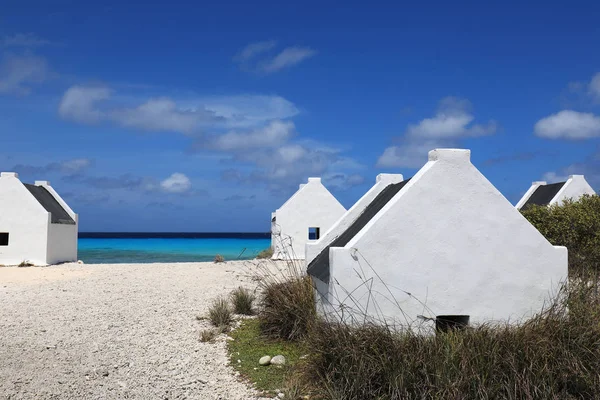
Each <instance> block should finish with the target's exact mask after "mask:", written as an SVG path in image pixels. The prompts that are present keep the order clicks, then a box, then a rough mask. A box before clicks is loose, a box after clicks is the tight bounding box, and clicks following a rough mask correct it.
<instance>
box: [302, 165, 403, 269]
mask: <svg viewBox="0 0 600 400" xmlns="http://www.w3.org/2000/svg"><path fill="white" fill-rule="evenodd" d="M403 179H404V178H403V177H402V175H401V174H379V175H377V178H375V184H374V185H373V186H372V187H371V189H369V191H368V192H367V193H365V194H364V195H363V196H362V197H361V198H360V199H359V200H358V201H357V202H356V203H355V204H354V205H353V206H352V207H351V208H350V209H349V210H348V211H346V212H345V213H344V215H342V216H341V218H339V219H338V220H337V221H336V222H335V224H333V226H332V227H331V228H329V230H328V231H327V232H325V233H324V234H322V235H321V237H320V238H319V239H318V240H316V241H309V242H307V243H306V265H307V266H308V265H309V264H310V263H311V262H312V261H313V260H314V259H315V258H316V257H318V256H319V255H320V254H321V253H323V250H325V248H326V247H328V246H332V247H336V245H335V241H336V240H343V237H340V236H341V235H342V234H343V233H344V232H345V231H346V230H347V229H348V227H349V226H350V225H351V224H352V223H353V222H354V221H356V220H357V219H358V217H360V216H361V215H362V213H363V212H364V211H365V208H367V206H368V205H369V204H371V203H372V202H373V201H374V200H375V198H376V197H377V196H378V195H379V194H380V193H381V192H382V191H383V190H384V189H386V190H387V192H388V194H390V195H391V192H393V190H394V185H397V184H399V183H400V182H402V180H403ZM325 256H326V257H329V253H328V252H325V253H323V254H322V255H321V257H325Z"/></svg>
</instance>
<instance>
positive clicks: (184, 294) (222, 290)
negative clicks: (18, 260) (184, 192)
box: [0, 261, 256, 399]
mask: <svg viewBox="0 0 600 400" xmlns="http://www.w3.org/2000/svg"><path fill="white" fill-rule="evenodd" d="M253 274H254V269H253V267H252V266H251V265H250V263H248V262H239V261H238V262H229V263H226V264H213V263H186V264H117V265H78V264H63V265H59V266H52V267H30V268H16V267H4V268H0V398H6V399H34V398H35V399H255V398H256V393H255V392H254V391H253V390H252V389H251V388H250V387H249V386H248V385H247V384H245V383H243V382H241V381H240V379H239V377H238V376H236V373H235V372H234V370H233V369H232V368H231V367H230V366H229V365H228V358H227V354H226V349H225V341H226V338H225V337H224V335H221V337H220V339H219V340H217V341H216V342H215V343H201V342H200V341H199V339H198V338H199V332H200V331H201V330H203V329H206V328H208V322H207V321H198V320H196V318H195V317H196V315H206V313H207V310H208V306H209V305H210V303H211V301H212V300H213V299H214V298H216V297H218V296H219V295H223V294H228V293H229V292H230V291H231V290H232V289H234V288H236V287H237V286H240V285H243V286H247V287H250V288H254V287H256V282H255V281H253V279H252V276H253Z"/></svg>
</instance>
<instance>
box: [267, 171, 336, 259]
mask: <svg viewBox="0 0 600 400" xmlns="http://www.w3.org/2000/svg"><path fill="white" fill-rule="evenodd" d="M345 212H346V209H345V208H344V207H343V206H342V205H341V204H340V202H339V201H337V200H336V198H335V197H334V196H333V195H332V194H331V193H330V192H329V190H327V188H326V187H325V186H323V184H322V183H321V178H308V183H306V184H302V185H300V188H299V189H298V191H297V192H296V193H295V194H294V195H293V196H292V197H290V198H289V199H288V201H286V202H285V203H284V204H283V205H282V206H281V207H280V208H278V209H277V210H276V211H275V212H274V213H272V214H271V246H272V248H273V258H274V259H286V258H294V259H304V250H305V246H306V243H307V242H308V241H309V240H318V239H319V238H320V237H321V232H326V231H327V230H328V229H329V228H330V227H331V226H332V225H333V224H334V223H335V222H336V221H337V220H338V219H339V218H340V217H341V216H342V215H343V214H344V213H345Z"/></svg>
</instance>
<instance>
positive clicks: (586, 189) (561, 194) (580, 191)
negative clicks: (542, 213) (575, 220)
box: [550, 175, 596, 204]
mask: <svg viewBox="0 0 600 400" xmlns="http://www.w3.org/2000/svg"><path fill="white" fill-rule="evenodd" d="M584 194H588V195H593V194H596V192H595V191H594V189H592V187H591V186H590V184H589V183H587V181H586V180H585V177H584V176H583V175H571V176H569V179H567V181H566V182H565V184H564V185H563V187H562V188H561V189H560V190H559V191H558V193H556V196H554V198H553V199H552V200H551V201H550V204H562V202H563V201H565V200H567V199H573V200H578V199H579V198H580V197H581V196H583V195H584Z"/></svg>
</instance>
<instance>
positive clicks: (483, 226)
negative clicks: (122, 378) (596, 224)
mask: <svg viewBox="0 0 600 400" xmlns="http://www.w3.org/2000/svg"><path fill="white" fill-rule="evenodd" d="M392 186H393V187H394V192H395V193H393V194H392V195H391V196H389V194H390V193H389V192H388V195H385V193H386V191H385V190H384V191H382V192H381V193H380V194H379V195H378V196H377V197H375V199H374V200H373V201H372V202H371V203H370V204H369V205H368V206H367V207H366V208H365V209H364V211H363V213H362V214H361V215H360V217H359V218H357V219H356V220H355V221H354V222H353V223H352V224H351V225H350V226H348V227H347V229H346V230H345V231H344V232H343V233H342V234H340V235H339V236H338V240H336V241H335V242H334V244H335V245H331V246H328V247H326V248H325V249H324V250H323V252H322V253H321V254H322V255H323V256H321V255H319V256H317V257H316V258H315V259H314V260H313V261H312V262H311V263H310V264H309V265H308V273H309V274H310V275H311V276H312V277H313V280H314V281H315V283H316V284H317V285H316V286H317V290H318V294H319V296H318V298H319V300H320V303H321V306H322V309H321V311H322V312H324V313H326V314H329V315H330V316H332V317H334V318H338V319H343V320H347V321H348V320H350V321H356V320H357V319H359V320H360V321H362V320H363V318H365V316H366V317H367V318H372V319H376V320H381V319H385V320H386V321H388V322H395V323H401V324H412V323H414V322H415V321H418V320H419V317H420V316H425V317H428V318H436V317H441V316H464V315H468V316H469V317H470V321H471V322H473V323H479V322H483V321H497V320H509V319H510V320H512V321H515V320H519V319H521V318H524V317H528V316H531V314H532V313H535V312H537V311H540V310H541V309H542V307H543V305H544V302H545V301H547V300H548V299H549V296H550V295H551V294H553V293H552V292H553V291H554V290H556V289H557V288H558V285H559V283H560V282H561V281H563V280H564V279H566V277H567V249H566V248H565V247H558V246H552V245H551V244H550V243H549V242H548V241H547V240H546V239H545V238H544V237H543V236H542V234H540V233H539V232H538V230H537V229H535V228H534V227H533V226H532V225H531V224H530V223H529V222H528V221H527V220H526V219H525V218H524V217H523V216H522V215H521V213H520V212H519V211H518V210H517V209H515V207H513V206H512V205H511V204H510V202H509V201H508V200H507V199H506V198H504V196H502V194H501V193H500V192H499V191H498V190H497V189H496V188H495V187H494V186H493V185H492V184H491V183H490V182H489V181H488V180H487V179H486V178H485V177H484V176H483V175H482V174H481V173H480V172H479V171H478V170H477V168H475V166H473V164H471V162H470V151H469V150H458V149H438V150H433V151H430V152H429V162H428V163H427V164H425V166H424V167H423V168H421V169H420V170H419V171H418V172H417V174H416V175H415V176H414V177H412V178H411V179H408V180H405V181H402V182H400V183H399V184H396V185H391V186H390V187H392ZM445 318H446V317H445Z"/></svg>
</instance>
